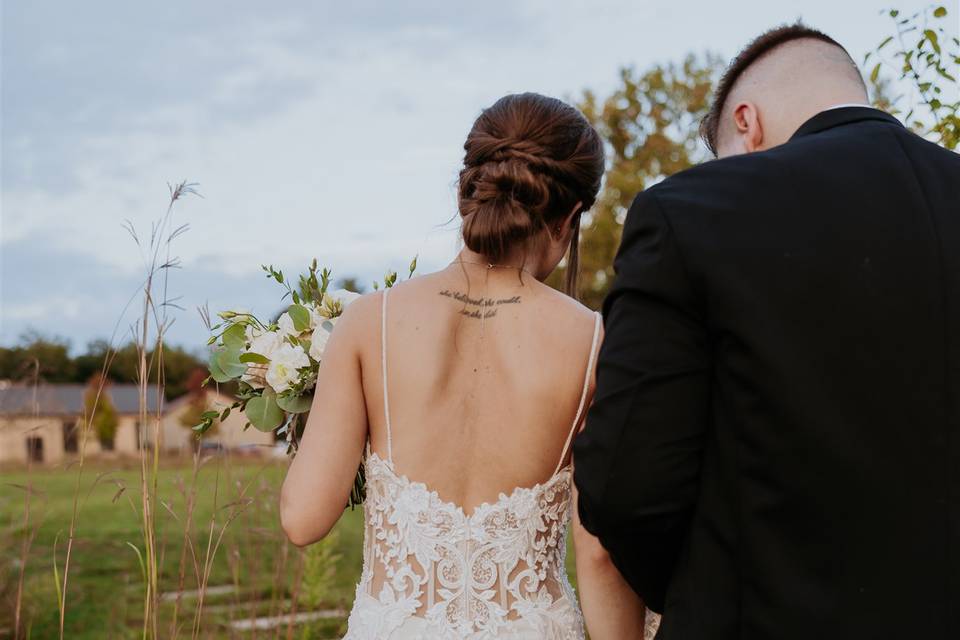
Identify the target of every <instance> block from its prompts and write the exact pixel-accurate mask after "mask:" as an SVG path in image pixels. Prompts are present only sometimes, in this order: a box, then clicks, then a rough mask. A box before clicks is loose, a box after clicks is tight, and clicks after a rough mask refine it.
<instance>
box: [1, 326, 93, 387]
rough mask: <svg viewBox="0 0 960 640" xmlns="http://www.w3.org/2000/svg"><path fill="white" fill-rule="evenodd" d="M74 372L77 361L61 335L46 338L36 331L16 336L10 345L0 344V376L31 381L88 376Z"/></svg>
mask: <svg viewBox="0 0 960 640" xmlns="http://www.w3.org/2000/svg"><path fill="white" fill-rule="evenodd" d="M92 373H93V372H92V371H91V372H89V373H88V374H87V375H86V376H82V375H78V370H77V362H76V361H75V360H74V359H72V358H71V357H70V343H69V342H67V341H66V340H64V339H62V338H47V337H44V336H42V335H41V334H39V333H37V332H28V333H26V334H24V335H23V336H21V337H20V340H19V343H18V344H17V345H16V346H13V347H0V379H5V380H17V381H24V382H32V381H33V379H34V377H36V378H38V379H39V380H43V381H46V382H82V381H85V380H86V379H87V378H89V377H90V374H92Z"/></svg>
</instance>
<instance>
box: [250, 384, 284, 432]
mask: <svg viewBox="0 0 960 640" xmlns="http://www.w3.org/2000/svg"><path fill="white" fill-rule="evenodd" d="M244 413H245V414H246V416H247V420H249V421H250V424H252V425H253V426H254V427H256V428H257V429H258V430H260V431H273V430H274V429H276V428H277V427H279V426H280V425H281V424H282V423H283V410H282V409H280V407H279V406H278V405H277V396H276V394H274V393H273V392H271V391H264V393H263V395H262V396H258V397H256V398H250V400H248V401H247V407H246V409H245V410H244Z"/></svg>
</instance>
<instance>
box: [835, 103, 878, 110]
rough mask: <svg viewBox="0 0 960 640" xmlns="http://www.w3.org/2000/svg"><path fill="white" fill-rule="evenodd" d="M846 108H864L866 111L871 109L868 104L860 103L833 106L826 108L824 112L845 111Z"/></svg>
mask: <svg viewBox="0 0 960 640" xmlns="http://www.w3.org/2000/svg"><path fill="white" fill-rule="evenodd" d="M847 107H866V108H867V109H872V108H873V107H871V106H870V105H868V104H863V103H862V102H846V103H844V104H835V105H833V106H832V107H827V108H826V109H824V111H832V110H833V109H846V108H847Z"/></svg>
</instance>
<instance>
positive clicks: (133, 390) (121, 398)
mask: <svg viewBox="0 0 960 640" xmlns="http://www.w3.org/2000/svg"><path fill="white" fill-rule="evenodd" d="M86 391H87V385H84V384H45V383H44V384H39V385H36V386H34V385H22V384H8V385H0V416H24V415H27V416H32V415H39V416H63V417H77V416H80V415H82V414H83V396H84V393H86ZM104 393H106V394H107V395H109V396H110V400H111V403H112V404H113V407H114V408H115V409H116V410H117V413H118V414H120V415H136V414H138V413H140V387H138V386H137V385H135V384H108V385H107V386H106V387H105V388H104ZM165 409H166V407H164V410H165ZM156 411H157V389H156V387H151V388H149V389H148V390H147V413H156Z"/></svg>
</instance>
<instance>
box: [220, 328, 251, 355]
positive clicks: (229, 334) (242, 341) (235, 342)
mask: <svg viewBox="0 0 960 640" xmlns="http://www.w3.org/2000/svg"><path fill="white" fill-rule="evenodd" d="M220 339H221V340H222V341H223V345H224V346H225V347H227V348H228V349H243V348H244V347H245V346H246V344H247V330H246V327H245V326H244V325H242V324H234V325H231V326H230V328H229V329H227V330H226V331H224V332H223V334H221V336H220Z"/></svg>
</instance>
